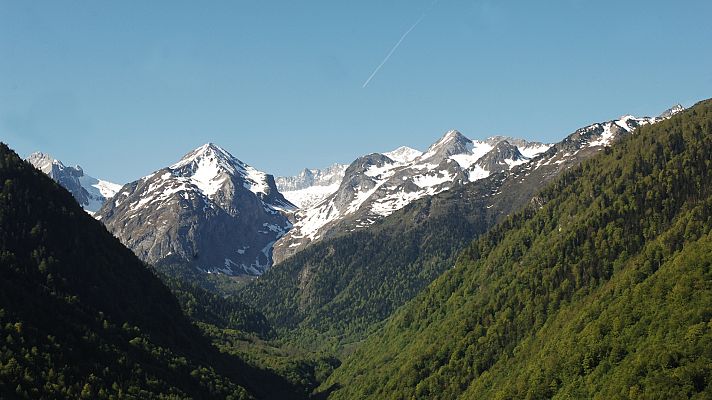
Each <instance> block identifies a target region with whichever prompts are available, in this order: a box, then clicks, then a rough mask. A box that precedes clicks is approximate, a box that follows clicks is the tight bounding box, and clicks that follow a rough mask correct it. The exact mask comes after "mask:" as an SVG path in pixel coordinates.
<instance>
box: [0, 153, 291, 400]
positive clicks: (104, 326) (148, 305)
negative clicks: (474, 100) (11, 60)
mask: <svg viewBox="0 0 712 400" xmlns="http://www.w3.org/2000/svg"><path fill="white" fill-rule="evenodd" d="M0 322H1V323H0V330H2V332H0V333H1V336H2V338H3V340H2V342H0V397H3V398H17V397H19V398H40V397H45V398H108V397H110V396H114V397H116V396H123V397H138V398H161V397H172V398H215V397H220V398H250V397H257V398H270V397H275V396H280V397H288V393H289V392H288V391H289V390H290V389H291V388H290V387H289V385H286V384H285V383H284V382H282V381H281V380H280V379H278V378H277V377H274V376H272V375H270V374H269V373H266V372H264V371H260V370H257V369H254V368H252V367H250V366H248V365H246V364H245V363H244V362H243V361H241V360H240V359H239V358H235V357H227V356H224V355H221V354H220V353H218V352H217V350H216V349H214V348H213V347H212V346H211V345H210V344H209V343H208V341H207V340H206V339H205V338H204V337H203V336H202V335H201V334H200V333H199V331H198V330H197V328H195V327H194V326H193V325H192V324H191V323H190V321H189V320H188V319H187V318H186V317H185V316H184V315H183V313H182V311H181V309H180V307H179V305H178V302H177V301H176V299H175V298H174V297H173V296H172V295H171V293H170V291H169V290H168V289H167V288H166V287H165V286H164V285H163V283H161V281H160V280H159V279H158V278H157V277H156V276H155V275H153V273H151V272H150V271H149V270H148V269H147V268H146V267H145V265H144V264H143V263H142V262H141V261H139V260H138V259H137V258H136V257H135V256H134V255H133V253H132V252H131V251H130V250H128V249H126V248H125V247H124V246H122V245H121V243H119V241H118V240H117V239H116V238H114V237H113V236H112V235H111V234H109V233H108V232H107V231H106V229H105V228H104V227H103V226H102V225H101V224H100V223H99V222H97V221H95V220H94V219H93V218H92V217H90V216H89V215H88V214H86V213H85V212H84V211H83V210H82V209H81V208H80V206H79V205H78V204H77V202H76V201H75V200H74V199H73V198H72V195H71V194H70V193H69V192H67V191H66V190H65V189H63V188H61V187H60V186H59V185H58V184H57V183H55V182H54V181H52V180H51V179H50V178H49V177H47V176H46V175H44V174H43V173H42V172H40V171H39V170H37V169H35V168H34V167H32V166H31V165H30V164H29V163H26V162H24V161H22V160H21V159H20V158H19V157H18V156H17V155H16V154H15V153H14V152H12V151H11V150H9V149H8V147H7V146H5V145H4V144H0ZM285 393H286V394H287V395H285Z"/></svg>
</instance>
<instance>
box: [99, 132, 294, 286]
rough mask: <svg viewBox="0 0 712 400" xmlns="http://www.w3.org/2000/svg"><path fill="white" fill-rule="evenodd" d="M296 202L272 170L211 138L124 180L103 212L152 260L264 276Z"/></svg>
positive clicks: (113, 229) (127, 240)
mask: <svg viewBox="0 0 712 400" xmlns="http://www.w3.org/2000/svg"><path fill="white" fill-rule="evenodd" d="M294 209H295V207H294V205H293V204H291V203H290V202H289V201H287V200H286V199H285V198H284V197H283V196H282V195H281V194H280V193H279V191H278V190H277V187H276V185H275V181H274V178H273V177H272V176H271V175H268V174H266V173H264V172H262V171H259V170H257V169H256V168H254V167H252V166H250V165H247V164H245V163H244V162H242V161H240V160H239V159H237V158H236V157H234V156H233V155H232V154H230V153H229V152H228V151H227V150H225V149H223V148H221V147H219V146H217V145H215V144H213V143H207V144H205V145H203V146H200V147H198V148H197V149H195V150H193V151H191V152H189V153H188V154H186V155H185V156H183V157H182V158H181V159H180V161H178V162H177V163H175V164H173V165H171V166H169V167H166V168H162V169H160V170H158V171H156V172H154V173H153V174H151V175H148V176H146V177H144V178H141V179H139V180H137V181H134V182H131V183H129V184H127V185H125V186H124V187H123V188H122V189H121V193H120V194H119V195H117V196H116V197H115V198H114V199H113V200H112V201H110V202H108V203H107V204H106V205H105V206H104V207H103V208H102V209H101V210H100V212H99V217H100V218H101V220H102V221H103V222H104V224H105V225H106V226H107V228H108V229H109V230H110V231H111V232H112V233H114V235H116V236H117V237H118V238H119V239H120V240H121V241H122V242H123V243H124V244H125V245H126V246H127V247H129V248H130V249H132V250H133V251H134V252H135V253H136V254H137V255H138V256H139V257H140V258H141V259H143V260H145V261H147V262H150V263H170V262H179V263H186V264H191V265H193V266H195V267H197V268H199V269H202V270H206V271H220V272H224V273H227V274H253V275H259V274H261V273H262V272H264V270H265V269H266V268H267V267H268V266H269V265H271V251H272V245H273V243H274V242H275V241H276V240H277V239H279V238H280V237H281V236H282V235H284V234H285V233H286V231H287V230H288V229H289V228H290V227H291V223H290V222H289V220H288V214H289V212H291V211H292V210H294Z"/></svg>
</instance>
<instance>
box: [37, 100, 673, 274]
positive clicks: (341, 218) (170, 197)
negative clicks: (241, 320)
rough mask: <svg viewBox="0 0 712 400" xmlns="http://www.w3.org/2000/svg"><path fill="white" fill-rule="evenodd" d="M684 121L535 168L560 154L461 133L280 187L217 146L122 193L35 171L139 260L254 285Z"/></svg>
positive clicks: (589, 140) (580, 146)
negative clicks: (332, 247) (405, 221)
mask: <svg viewBox="0 0 712 400" xmlns="http://www.w3.org/2000/svg"><path fill="white" fill-rule="evenodd" d="M680 109H681V107H677V106H676V107H674V108H672V109H670V110H669V111H667V112H666V114H664V116H660V117H655V118H650V117H644V118H636V117H632V116H624V117H621V118H620V119H617V120H613V121H608V122H604V123H597V124H593V125H590V126H587V127H585V128H582V129H580V130H578V131H577V134H578V135H579V136H581V137H583V138H584V140H583V141H581V143H578V142H577V143H576V144H574V145H571V146H570V149H569V150H570V152H568V153H567V152H557V154H558V155H557V156H556V157H558V158H557V159H551V160H549V161H541V160H539V161H537V164H536V165H535V166H534V165H530V163H531V162H532V160H534V159H536V157H537V156H538V155H540V154H542V153H545V152H546V151H548V150H549V149H550V148H552V146H554V145H553V144H543V143H538V142H528V141H525V140H522V139H516V138H509V137H502V136H495V137H490V138H488V139H485V140H482V141H480V140H472V139H469V138H467V137H465V136H464V135H462V133H460V132H458V131H456V130H452V131H448V132H446V133H445V135H443V136H442V137H441V138H440V139H439V140H438V141H436V142H435V143H433V144H432V145H431V146H429V147H428V149H426V151H425V152H420V151H418V150H415V149H412V148H408V147H400V148H398V149H396V150H394V151H391V152H385V153H372V154H368V155H365V156H362V157H359V158H357V159H356V160H355V161H353V162H352V163H351V164H349V165H348V166H346V165H343V164H334V165H332V166H330V167H328V168H326V169H324V170H318V169H304V170H303V171H302V172H301V173H300V174H299V175H297V176H293V177H278V178H276V179H275V178H274V177H273V176H272V175H269V174H267V173H265V172H262V171H259V170H257V169H255V168H253V167H252V166H249V165H247V164H245V163H243V162H242V161H240V160H239V159H237V158H236V157H234V156H233V155H231V154H230V153H228V152H227V151H226V150H224V149H222V148H221V147H219V146H217V145H215V144H212V143H209V144H206V145H203V146H201V147H199V148H197V149H195V150H193V151H191V152H189V153H188V154H186V155H185V156H184V157H183V158H182V159H181V160H180V161H178V162H177V163H176V164H174V165H171V166H168V167H165V168H162V169H161V170H159V171H155V172H154V173H152V174H150V175H147V176H145V177H143V178H141V179H139V180H137V181H134V182H130V183H128V184H126V185H124V186H123V187H122V188H120V189H118V185H115V184H111V183H108V182H105V181H101V180H97V179H94V178H90V177H88V176H85V175H84V174H83V171H82V170H81V168H79V167H76V168H71V167H69V168H68V167H64V166H63V164H62V163H61V162H60V161H58V160H53V159H51V158H50V157H49V156H46V155H43V154H41V153H35V154H33V155H31V156H30V158H29V161H30V162H32V163H33V164H34V165H36V166H38V167H39V168H40V169H42V170H43V171H45V172H46V173H48V174H49V175H50V176H52V177H53V178H55V180H57V181H58V182H59V183H60V184H62V185H63V186H65V187H67V188H68V189H69V190H70V191H71V192H72V193H73V194H74V195H75V198H77V200H78V202H80V204H83V205H84V206H85V209H87V211H90V212H91V213H92V214H95V216H96V218H98V219H100V220H101V221H102V222H103V223H104V224H105V225H106V226H107V228H108V229H109V230H110V231H111V232H112V233H113V234H114V235H116V236H117V237H118V238H119V239H120V240H121V241H122V243H124V244H125V245H126V246H128V247H129V248H130V249H132V250H133V251H134V252H135V253H136V254H137V255H138V256H139V257H140V258H141V259H142V260H144V261H146V262H148V263H151V264H170V265H177V264H182V265H186V266H192V267H196V268H198V269H199V270H202V271H205V272H218V273H223V274H227V275H253V276H254V275H260V274H262V273H264V271H266V270H267V269H268V268H269V267H270V266H271V265H272V264H274V263H279V262H282V261H284V260H286V259H287V258H289V257H290V256H292V255H294V254H295V253H297V252H299V251H301V250H303V249H305V248H307V247H309V246H310V245H311V244H313V243H314V242H318V241H320V240H323V239H325V238H331V237H334V236H338V235H341V234H345V233H348V232H352V231H354V230H359V229H364V228H366V227H368V226H370V225H372V224H373V223H374V222H376V221H379V220H381V219H382V218H384V217H386V216H388V215H390V214H392V213H393V212H395V211H397V210H399V209H401V208H403V207H404V206H406V205H408V204H410V203H412V202H414V201H416V200H418V199H420V198H423V197H428V196H433V195H436V194H438V193H441V192H444V191H447V190H451V189H452V188H454V187H459V186H462V185H466V184H469V183H471V182H475V181H478V180H481V179H483V178H486V177H489V176H491V175H495V174H498V173H500V172H502V171H508V170H512V169H514V168H515V167H517V166H520V165H529V168H530V169H532V168H536V169H538V168H541V167H545V166H546V165H548V164H547V162H548V163H552V162H553V163H558V164H561V163H562V162H563V161H562V159H563V158H566V157H571V156H574V155H576V154H577V153H578V152H582V151H583V152H584V153H587V150H585V149H598V148H602V147H603V146H606V145H609V144H610V143H611V142H612V141H613V140H616V138H618V137H619V136H620V135H621V134H622V133H627V132H629V131H631V130H632V129H635V128H636V127H637V126H639V125H643V124H649V123H655V122H657V121H660V120H662V119H664V118H666V117H669V116H670V115H673V114H674V113H676V112H679V111H680ZM566 140H569V141H571V140H573V139H570V138H568V139H566ZM566 140H565V141H564V142H561V143H559V144H558V145H559V147H561V146H564V147H565V146H566ZM545 169H546V168H545ZM542 182H543V180H542V181H541V182H539V183H542ZM512 190H515V191H516V189H512ZM97 192H98V194H97ZM116 193H118V195H117V194H116ZM290 199H291V200H292V201H290ZM100 204H102V207H100V208H99V207H98V206H99V205H100Z"/></svg>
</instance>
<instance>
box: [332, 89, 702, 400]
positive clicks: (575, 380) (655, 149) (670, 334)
mask: <svg viewBox="0 0 712 400" xmlns="http://www.w3.org/2000/svg"><path fill="white" fill-rule="evenodd" d="M710 154H712V101H709V100H708V101H705V102H701V103H699V104H697V105H696V106H694V107H692V108H691V109H689V110H687V111H685V112H683V113H681V114H679V115H676V116H674V117H672V118H671V119H669V120H667V121H664V122H660V123H658V124H655V125H652V126H646V127H641V128H639V129H638V130H636V132H635V134H634V135H632V136H629V137H627V138H626V139H624V140H622V141H621V142H620V143H618V144H616V145H614V146H613V147H612V148H610V149H607V150H606V151H605V153H604V154H601V155H600V156H598V157H595V158H593V159H591V160H589V161H587V162H584V163H583V164H582V165H581V166H579V167H574V168H572V169H570V170H569V171H567V172H566V173H565V174H564V175H563V176H561V177H560V178H558V179H557V180H556V181H555V182H554V183H553V184H551V185H549V186H548V188H547V189H545V190H544V191H543V192H542V193H541V194H540V195H539V197H538V200H539V201H538V202H537V203H536V204H531V205H530V206H529V207H527V208H526V209H525V210H523V211H521V212H519V213H517V214H515V215H513V216H511V217H509V218H507V219H506V221H504V222H503V223H501V224H499V225H498V226H497V227H495V228H493V229H492V230H490V232H488V233H487V234H486V235H484V236H483V237H481V238H480V239H479V240H476V241H475V242H474V243H473V244H472V245H471V246H469V248H467V250H466V251H465V252H464V253H463V254H462V255H461V256H460V257H459V259H458V261H457V264H456V266H455V268H453V269H452V270H450V271H449V272H447V273H445V274H444V275H443V276H441V277H440V278H438V279H437V280H436V281H435V282H434V283H433V284H432V285H431V286H429V287H428V288H427V289H426V290H424V291H423V292H422V293H421V294H420V295H418V296H417V297H416V298H415V299H414V300H413V301H411V302H409V303H408V304H407V305H406V306H404V307H403V308H401V309H400V310H398V312H397V313H396V314H395V315H394V316H393V317H392V318H391V319H389V320H388V322H387V324H386V326H385V327H384V328H383V330H382V331H380V332H377V333H376V334H373V335H371V336H370V337H369V339H368V340H366V341H365V342H364V343H362V345H361V346H360V347H359V348H358V350H357V351H356V352H355V353H353V354H352V355H351V356H350V357H349V358H348V359H346V360H345V361H344V363H343V364H342V366H341V367H340V368H339V369H337V370H336V372H335V373H334V374H333V375H332V376H331V377H330V379H329V380H328V381H327V382H326V383H325V384H324V385H322V389H323V390H324V391H325V393H331V397H330V398H335V399H341V398H351V399H356V398H359V399H361V398H377V399H384V398H390V399H401V398H434V397H437V398H458V397H462V398H483V399H486V398H511V399H519V398H552V397H553V398H562V399H563V398H601V399H608V398H661V399H662V398H666V399H667V398H689V397H694V398H709V397H710V396H712V272H711V271H710V267H711V264H712V253H711V252H712V237H711V236H710V235H712V231H711V230H712V175H711V174H710V168H711V167H712V157H710Z"/></svg>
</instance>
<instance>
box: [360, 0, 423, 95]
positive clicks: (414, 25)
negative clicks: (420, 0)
mask: <svg viewBox="0 0 712 400" xmlns="http://www.w3.org/2000/svg"><path fill="white" fill-rule="evenodd" d="M436 1H437V0H436ZM434 4H435V2H433V5H434ZM431 7H432V6H431ZM423 18H425V14H423V15H421V16H420V18H418V20H417V21H415V23H414V24H413V25H412V26H411V27H410V28H408V30H407V31H405V33H404V34H403V36H401V37H400V39H398V41H397V42H396V44H395V45H393V47H392V48H391V51H389V52H388V54H387V55H386V58H384V59H383V61H381V63H380V64H378V66H377V67H376V69H374V70H373V73H371V76H369V77H368V79H366V82H364V83H363V86H361V88H362V89H363V88H365V87H366V86H368V84H369V82H371V79H373V77H374V76H376V74H377V73H378V71H379V70H380V69H381V67H383V65H384V64H385V63H386V62H388V59H389V58H391V56H392V55H393V53H394V52H395V51H396V49H398V46H400V44H401V43H403V40H404V39H405V38H406V36H408V34H409V33H410V31H412V30H413V29H415V27H416V26H418V24H419V23H420V21H422V20H423Z"/></svg>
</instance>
